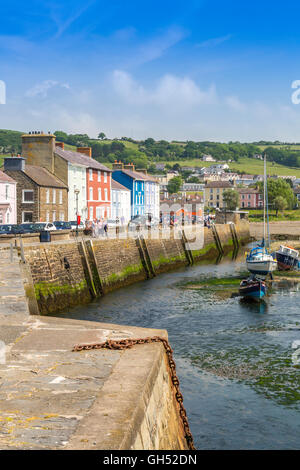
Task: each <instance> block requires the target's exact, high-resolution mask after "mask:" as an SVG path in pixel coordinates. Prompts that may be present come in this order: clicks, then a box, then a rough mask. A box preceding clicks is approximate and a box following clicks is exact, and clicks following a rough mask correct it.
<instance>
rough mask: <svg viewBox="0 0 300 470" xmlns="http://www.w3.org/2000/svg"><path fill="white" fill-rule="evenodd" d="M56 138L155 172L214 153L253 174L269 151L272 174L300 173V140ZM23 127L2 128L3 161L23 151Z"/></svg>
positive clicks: (60, 134) (100, 157)
mask: <svg viewBox="0 0 300 470" xmlns="http://www.w3.org/2000/svg"><path fill="white" fill-rule="evenodd" d="M55 134H56V140H57V141H59V142H64V144H65V148H66V149H70V150H76V147H77V146H90V147H91V148H92V155H93V158H95V159H96V160H98V161H99V162H102V163H104V164H105V165H107V166H108V167H110V168H111V167H112V163H113V162H114V161H115V160H121V161H122V162H124V163H129V162H132V163H134V164H135V165H136V167H137V168H148V169H149V170H150V171H151V172H154V169H155V166H154V165H155V163H158V162H161V163H165V164H166V165H169V167H170V168H172V167H173V166H174V165H175V164H179V165H180V166H198V167H199V166H200V167H202V166H210V165H211V163H210V162H203V161H202V156H203V155H204V154H209V155H212V157H213V158H214V159H215V160H216V162H224V161H225V162H227V163H228V165H229V167H230V170H231V171H236V172H240V173H249V174H262V173H263V162H262V161H261V160H259V159H257V158H254V156H255V155H256V154H261V153H262V152H265V153H266V154H267V161H268V174H270V175H286V176H292V175H295V176H297V177H300V144H299V143H291V144H289V143H281V142H277V141H276V142H266V141H260V142H254V143H240V142H229V143H220V142H209V141H203V142H193V141H186V142H180V141H172V142H168V141H166V140H160V141H155V140H154V139H152V138H148V139H145V140H140V141H137V140H134V139H131V138H127V137H122V138H121V139H107V138H106V137H105V134H104V133H100V134H99V137H101V138H99V139H92V138H90V137H89V136H88V135H87V134H67V133H65V132H63V131H56V132H55ZM21 135H22V132H20V131H11V130H5V129H0V164H1V162H2V161H3V155H4V154H6V155H11V154H12V153H14V154H15V153H18V152H21Z"/></svg>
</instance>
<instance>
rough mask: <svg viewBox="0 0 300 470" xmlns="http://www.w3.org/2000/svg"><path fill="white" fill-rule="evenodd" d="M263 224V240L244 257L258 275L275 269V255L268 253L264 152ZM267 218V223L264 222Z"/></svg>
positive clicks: (253, 272)
mask: <svg viewBox="0 0 300 470" xmlns="http://www.w3.org/2000/svg"><path fill="white" fill-rule="evenodd" d="M263 209H264V224H263V230H264V233H263V240H262V243H261V244H260V245H257V246H256V247H255V248H253V249H252V250H251V251H250V253H249V254H248V255H247V258H246V265H247V269H248V271H250V273H251V274H254V275H259V276H267V275H268V274H269V275H270V276H272V272H273V271H275V270H276V269H277V261H276V259H275V257H274V256H273V255H272V254H271V253H269V251H268V248H270V230H269V213H268V189H267V162H266V154H265V155H264V205H263ZM266 219H267V224H266Z"/></svg>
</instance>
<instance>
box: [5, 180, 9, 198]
mask: <svg viewBox="0 0 300 470" xmlns="http://www.w3.org/2000/svg"><path fill="white" fill-rule="evenodd" d="M8 190H9V186H8V184H6V185H5V200H6V201H7V200H8Z"/></svg>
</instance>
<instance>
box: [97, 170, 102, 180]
mask: <svg viewBox="0 0 300 470" xmlns="http://www.w3.org/2000/svg"><path fill="white" fill-rule="evenodd" d="M98 181H101V171H99V170H98Z"/></svg>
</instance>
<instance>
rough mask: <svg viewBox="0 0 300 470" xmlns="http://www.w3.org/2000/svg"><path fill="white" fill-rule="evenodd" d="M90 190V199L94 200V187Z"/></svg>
mask: <svg viewBox="0 0 300 470" xmlns="http://www.w3.org/2000/svg"><path fill="white" fill-rule="evenodd" d="M89 191H90V201H92V200H93V188H90V190H89Z"/></svg>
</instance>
